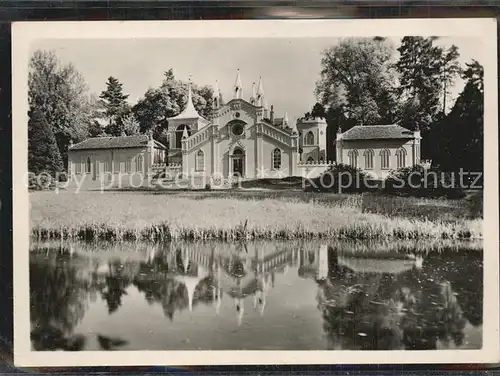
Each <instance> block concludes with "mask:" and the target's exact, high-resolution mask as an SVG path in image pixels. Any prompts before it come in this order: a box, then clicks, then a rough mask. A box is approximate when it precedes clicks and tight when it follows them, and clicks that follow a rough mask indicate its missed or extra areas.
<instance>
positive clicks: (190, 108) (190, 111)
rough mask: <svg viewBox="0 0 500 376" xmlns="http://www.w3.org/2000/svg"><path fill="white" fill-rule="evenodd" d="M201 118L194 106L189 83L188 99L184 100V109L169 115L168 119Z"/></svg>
mask: <svg viewBox="0 0 500 376" xmlns="http://www.w3.org/2000/svg"><path fill="white" fill-rule="evenodd" d="M198 118H202V119H203V116H201V115H200V114H199V113H198V111H196V109H195V108H194V104H193V94H192V90H191V84H190V85H189V88H188V99H187V102H186V107H184V110H183V111H182V112H181V113H180V114H179V115H177V116H174V117H171V118H170V119H198Z"/></svg>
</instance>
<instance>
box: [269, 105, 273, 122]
mask: <svg viewBox="0 0 500 376" xmlns="http://www.w3.org/2000/svg"><path fill="white" fill-rule="evenodd" d="M269 120H271V124H274V106H273V105H271V112H270V114H269Z"/></svg>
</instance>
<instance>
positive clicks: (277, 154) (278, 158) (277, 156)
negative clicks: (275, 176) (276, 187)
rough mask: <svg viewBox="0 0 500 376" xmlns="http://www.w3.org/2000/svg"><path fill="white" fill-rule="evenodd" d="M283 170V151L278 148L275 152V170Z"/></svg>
mask: <svg viewBox="0 0 500 376" xmlns="http://www.w3.org/2000/svg"><path fill="white" fill-rule="evenodd" d="M280 168H281V150H280V149H278V148H276V149H274V150H273V169H275V170H279V169H280Z"/></svg>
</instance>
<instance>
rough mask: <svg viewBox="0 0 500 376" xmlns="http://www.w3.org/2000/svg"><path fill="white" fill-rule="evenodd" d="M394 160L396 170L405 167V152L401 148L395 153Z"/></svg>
mask: <svg viewBox="0 0 500 376" xmlns="http://www.w3.org/2000/svg"><path fill="white" fill-rule="evenodd" d="M396 158H397V160H398V168H403V167H406V150H405V149H403V148H401V149H398V151H397V152H396Z"/></svg>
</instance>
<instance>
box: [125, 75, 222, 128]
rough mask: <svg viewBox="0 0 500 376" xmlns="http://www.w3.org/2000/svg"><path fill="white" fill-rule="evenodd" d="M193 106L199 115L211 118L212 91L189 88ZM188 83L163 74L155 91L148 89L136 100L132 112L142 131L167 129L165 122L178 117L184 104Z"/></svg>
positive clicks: (194, 87) (194, 86)
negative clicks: (158, 128)
mask: <svg viewBox="0 0 500 376" xmlns="http://www.w3.org/2000/svg"><path fill="white" fill-rule="evenodd" d="M191 89H192V93H193V104H194V106H195V108H196V110H197V111H198V112H199V114H200V115H201V116H203V117H205V118H210V117H211V114H212V105H211V103H212V96H213V90H212V88H211V87H209V86H202V87H198V86H196V85H194V84H192V86H191ZM187 92H188V84H187V83H186V82H183V81H180V80H177V79H176V78H175V76H174V73H173V70H172V69H169V70H168V71H167V72H165V73H164V79H163V82H162V84H161V85H160V86H159V87H158V88H150V89H148V90H147V91H146V93H145V94H144V97H143V98H141V99H139V101H138V102H137V104H136V105H135V106H134V107H133V109H132V111H133V113H134V115H135V117H136V119H137V121H138V122H139V127H140V130H141V132H146V131H148V130H150V129H153V130H154V129H155V128H156V127H158V126H161V127H166V123H167V119H168V118H169V117H173V116H176V115H178V114H179V113H180V112H181V111H182V110H183V109H184V107H185V105H186V101H187Z"/></svg>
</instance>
